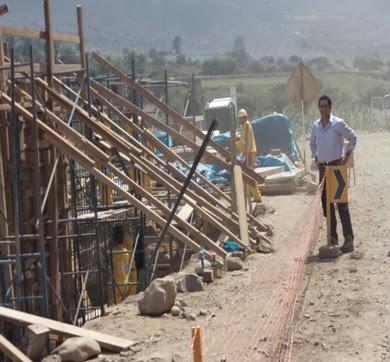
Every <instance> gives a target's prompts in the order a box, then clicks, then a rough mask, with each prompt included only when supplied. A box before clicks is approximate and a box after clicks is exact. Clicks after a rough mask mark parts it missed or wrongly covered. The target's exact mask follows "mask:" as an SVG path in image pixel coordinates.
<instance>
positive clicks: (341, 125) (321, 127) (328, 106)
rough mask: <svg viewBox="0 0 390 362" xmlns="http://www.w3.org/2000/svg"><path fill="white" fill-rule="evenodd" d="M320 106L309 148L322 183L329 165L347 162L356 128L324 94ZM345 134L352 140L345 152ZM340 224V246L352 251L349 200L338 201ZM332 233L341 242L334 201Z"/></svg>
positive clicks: (332, 238)
mask: <svg viewBox="0 0 390 362" xmlns="http://www.w3.org/2000/svg"><path fill="white" fill-rule="evenodd" d="M318 108H319V111H320V114H321V118H320V119H319V120H317V121H315V122H314V124H313V127H312V130H311V137H310V149H311V153H312V157H313V158H314V159H315V162H316V164H317V167H318V170H319V173H320V183H321V182H322V180H323V178H324V176H325V167H326V166H335V165H344V164H346V163H347V162H348V159H349V157H350V156H351V154H352V151H353V150H354V149H355V146H356V140H357V138H356V135H355V132H354V131H353V130H352V129H351V128H350V127H349V126H348V125H347V124H346V123H345V122H344V120H343V119H341V118H338V117H336V116H334V115H333V114H332V112H331V111H332V101H331V99H330V98H329V97H328V96H326V95H323V96H322V97H320V99H319V100H318ZM344 138H345V139H347V140H348V141H349V145H348V148H347V152H345V154H344ZM325 190H326V185H325V184H324V188H323V191H322V195H321V201H322V208H323V211H324V216H325V217H327V215H326V191H325ZM337 209H338V212H339V216H340V220H341V224H342V227H343V235H344V244H343V246H342V247H341V251H342V252H343V253H350V252H352V251H353V249H354V245H353V241H354V235H353V230H352V223H351V217H350V214H349V207H348V204H347V203H339V204H337ZM330 229H331V232H330V235H331V244H332V245H337V244H338V235H337V221H336V213H335V209H334V204H331V205H330Z"/></svg>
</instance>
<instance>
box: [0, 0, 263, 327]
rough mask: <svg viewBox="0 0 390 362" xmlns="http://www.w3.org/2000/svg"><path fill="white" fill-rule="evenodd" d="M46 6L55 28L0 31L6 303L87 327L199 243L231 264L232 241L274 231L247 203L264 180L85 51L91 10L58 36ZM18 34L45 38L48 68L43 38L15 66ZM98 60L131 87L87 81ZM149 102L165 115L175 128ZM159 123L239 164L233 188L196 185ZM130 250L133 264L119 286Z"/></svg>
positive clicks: (214, 157)
mask: <svg viewBox="0 0 390 362" xmlns="http://www.w3.org/2000/svg"><path fill="white" fill-rule="evenodd" d="M43 5H44V18H45V29H44V30H42V31H35V30H29V29H21V28H12V27H5V26H3V27H1V33H0V87H1V95H0V98H1V99H0V102H1V103H0V147H1V157H0V269H1V273H0V303H1V304H2V305H4V306H7V307H10V308H16V309H19V310H23V311H26V312H32V313H35V314H40V315H43V316H47V317H50V318H53V319H57V320H61V321H65V322H69V323H73V324H78V325H81V324H83V323H84V322H85V321H86V320H87V319H90V318H93V317H96V316H99V315H102V314H104V310H105V307H106V306H107V305H108V304H112V303H117V302H119V301H120V300H121V299H123V298H124V297H125V296H126V295H128V294H129V293H130V292H135V291H136V290H141V289H143V288H144V287H145V285H147V284H148V283H149V282H150V280H151V279H152V278H153V277H155V276H156V275H159V273H158V272H159V270H158V268H159V267H160V268H161V269H162V270H165V272H166V273H168V272H173V271H177V270H178V269H180V268H181V266H182V265H183V262H184V261H185V259H186V257H189V256H190V255H191V253H198V252H201V253H202V255H204V257H205V258H208V259H210V260H212V261H213V263H214V264H215V265H216V266H218V265H219V266H221V267H223V266H224V262H225V259H226V257H227V255H228V253H227V252H226V251H225V250H224V248H223V247H222V245H221V241H224V240H226V239H229V240H232V241H235V242H236V243H237V244H238V245H240V246H241V247H242V248H243V249H245V250H248V251H250V250H252V249H253V247H254V245H255V244H256V239H257V238H266V235H265V234H266V232H267V231H268V228H269V226H267V225H264V224H263V223H261V222H259V221H258V220H256V218H255V217H254V216H253V215H252V214H251V213H249V212H247V210H246V206H245V204H246V200H245V195H244V193H243V191H242V189H243V188H244V187H243V184H246V183H249V184H253V183H261V182H262V181H263V180H262V178H261V177H259V176H258V175H257V174H256V173H255V172H254V171H253V170H251V169H250V168H248V167H246V166H245V165H241V164H237V160H236V157H233V156H232V155H233V153H232V152H231V151H230V150H227V149H225V148H223V147H221V146H220V145H218V144H216V143H215V142H213V141H212V140H209V139H206V136H205V134H204V133H203V132H202V130H201V129H200V128H199V127H197V125H196V124H195V123H194V122H193V120H192V119H188V118H185V117H183V116H182V115H180V114H179V113H178V112H176V111H175V110H174V109H172V108H171V107H169V106H168V105H167V104H166V103H164V102H163V101H161V100H160V99H159V98H157V97H156V96H155V95H153V93H152V92H150V91H149V90H147V89H146V88H145V87H143V86H142V85H141V84H140V82H138V81H137V80H136V79H135V78H134V77H131V76H128V74H127V73H125V72H123V71H121V70H120V69H118V68H117V67H116V66H114V65H113V64H111V63H110V62H109V61H108V60H107V59H106V58H105V57H103V56H102V55H100V54H97V53H92V54H86V50H85V41H84V31H83V14H82V8H81V7H77V24H78V29H77V30H78V31H77V35H73V34H59V33H55V32H53V30H52V19H51V14H50V1H49V0H44V1H43ZM12 37H24V38H32V39H41V40H42V41H43V42H44V44H45V47H44V49H45V54H46V63H45V64H37V63H35V62H34V59H33V49H32V47H31V48H30V56H29V59H28V60H29V61H28V62H16V60H15V54H14V51H13V49H12V42H10V41H7V39H10V38H12ZM55 42H71V43H74V44H76V45H77V46H78V49H79V53H80V62H79V64H56V63H55V46H54V44H55ZM92 62H94V63H96V64H99V66H100V67H102V69H104V71H105V72H106V73H109V74H110V75H111V76H113V77H115V79H117V80H118V81H120V82H121V83H122V84H123V85H124V86H125V87H126V91H125V92H123V94H127V95H133V96H128V97H125V96H123V94H122V93H121V94H118V92H115V91H114V90H113V89H111V88H110V87H107V84H104V82H102V81H99V80H94V79H93V78H92V77H90V71H89V69H90V66H91V64H90V63H92ZM69 76H72V77H73V79H74V80H75V81H74V82H72V83H71V84H70V83H69V82H68V79H69ZM138 100H142V101H138ZM144 105H150V106H153V107H154V108H158V109H160V110H161V111H162V112H164V113H166V114H167V115H168V117H169V121H170V122H169V124H167V123H166V122H164V121H162V120H160V119H159V118H158V117H156V116H155V115H152V114H151V113H149V112H147V111H146V110H145V109H143V106H144ZM152 128H153V129H154V130H159V131H163V132H165V133H166V134H167V135H169V136H170V137H171V138H172V140H173V141H174V143H175V145H176V146H183V147H186V148H189V149H191V150H192V151H193V154H195V155H196V154H197V153H198V152H199V151H201V155H203V157H202V159H203V160H204V162H208V163H213V164H216V165H218V166H219V167H221V168H223V169H226V170H227V171H229V172H231V174H232V187H231V188H230V189H227V190H223V189H221V188H219V187H218V186H216V185H215V184H213V183H211V182H210V181H209V180H208V179H207V178H205V177H204V176H203V175H202V174H201V173H199V172H197V171H195V173H194V177H193V178H192V179H191V180H189V179H188V177H187V176H188V175H187V173H188V171H189V170H190V169H191V165H190V164H189V163H188V162H187V161H186V160H185V159H184V158H183V157H182V155H181V154H180V152H177V148H171V147H169V145H166V144H164V142H161V140H159V139H158V138H157V137H156V136H155V134H154V133H153V132H152V131H151V129H152ZM206 142H207V148H205V146H206ZM203 151H204V152H203ZM177 165H180V166H181V167H180V168H178V167H177ZM183 169H186V170H187V171H186V172H184V171H183ZM233 170H234V172H233ZM233 175H234V177H233ZM186 180H187V181H188V182H186ZM187 183H188V187H184V188H183V185H184V186H187ZM179 196H180V201H181V203H180V210H179V211H178V212H177V213H173V214H172V213H171V211H172V206H173V204H174V202H175V201H176V200H177V199H178V197H179ZM171 214H172V223H170V224H169V225H167V220H169V219H170V217H171ZM118 226H120V227H121V228H122V231H123V232H124V234H125V235H127V244H128V245H127V246H126V247H123V248H122V249H118V248H114V247H113V240H114V239H115V235H114V234H115V230H118ZM164 228H166V230H167V233H166V236H164V235H162V230H163V229H164ZM162 236H164V237H162ZM122 254H126V255H127V258H128V261H129V268H128V273H127V277H126V278H125V281H123V280H121V281H118V280H117V278H116V271H115V267H114V264H115V256H116V255H122ZM163 264H164V265H163Z"/></svg>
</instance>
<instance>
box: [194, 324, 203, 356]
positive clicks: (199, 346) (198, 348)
mask: <svg viewBox="0 0 390 362" xmlns="http://www.w3.org/2000/svg"><path fill="white" fill-rule="evenodd" d="M202 339H203V338H202V330H201V329H200V327H199V326H197V327H192V357H193V359H192V360H193V362H203V361H204V359H203V341H202Z"/></svg>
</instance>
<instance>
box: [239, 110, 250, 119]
mask: <svg viewBox="0 0 390 362" xmlns="http://www.w3.org/2000/svg"><path fill="white" fill-rule="evenodd" d="M244 117H245V118H248V113H247V111H246V110H245V109H244V108H241V109H240V110H239V111H238V118H244Z"/></svg>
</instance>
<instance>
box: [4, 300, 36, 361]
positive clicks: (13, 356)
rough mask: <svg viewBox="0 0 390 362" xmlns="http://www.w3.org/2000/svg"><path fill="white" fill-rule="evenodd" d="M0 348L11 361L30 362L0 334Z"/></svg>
mask: <svg viewBox="0 0 390 362" xmlns="http://www.w3.org/2000/svg"><path fill="white" fill-rule="evenodd" d="M0 308H2V307H0ZM0 350H1V351H2V352H3V353H4V354H5V355H6V356H7V357H8V358H9V359H10V360H11V361H13V362H32V361H31V360H30V358H28V357H27V356H26V355H25V354H24V353H22V352H21V351H20V350H19V349H18V348H16V347H15V346H14V345H13V344H12V343H11V342H10V341H9V340H8V339H6V338H5V337H4V336H2V335H1V334H0Z"/></svg>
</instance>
